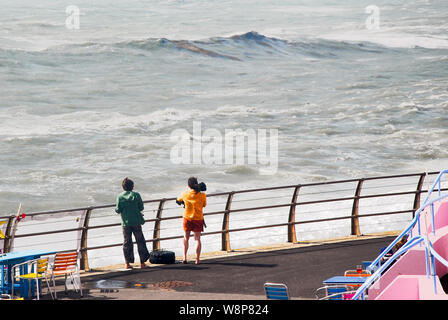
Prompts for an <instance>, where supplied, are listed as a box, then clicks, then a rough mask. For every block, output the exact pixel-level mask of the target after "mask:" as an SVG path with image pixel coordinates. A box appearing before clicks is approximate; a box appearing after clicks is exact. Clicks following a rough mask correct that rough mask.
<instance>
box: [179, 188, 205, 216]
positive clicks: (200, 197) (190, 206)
mask: <svg viewBox="0 0 448 320" xmlns="http://www.w3.org/2000/svg"><path fill="white" fill-rule="evenodd" d="M177 200H178V201H183V202H184V203H185V211H184V218H186V219H188V220H203V219H204V216H203V214H202V208H204V207H205V206H206V205H207V196H206V195H205V193H202V192H198V193H196V191H194V190H189V191H185V192H183V193H182V194H181V195H180V196H179V197H178V198H177Z"/></svg>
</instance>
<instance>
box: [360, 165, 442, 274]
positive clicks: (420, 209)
mask: <svg viewBox="0 0 448 320" xmlns="http://www.w3.org/2000/svg"><path fill="white" fill-rule="evenodd" d="M445 173H448V170H442V171H441V172H440V173H439V175H438V176H437V178H436V179H435V180H434V183H433V185H432V187H431V188H430V189H429V190H428V195H427V196H426V198H425V201H424V202H423V205H421V206H420V208H419V209H418V210H417V211H416V212H415V217H414V219H413V220H412V221H411V222H410V223H409V225H408V226H407V227H406V228H405V229H404V230H403V231H402V232H401V233H400V234H399V235H398V236H397V237H396V238H395V239H394V241H392V242H391V243H390V244H389V246H387V247H386V249H384V250H383V252H381V253H380V255H379V256H378V257H377V258H376V259H375V260H374V261H373V262H372V263H371V264H370V265H369V266H368V267H367V269H368V270H370V271H372V270H373V269H374V268H375V267H376V265H377V264H378V263H379V262H380V261H381V259H382V258H383V257H384V256H385V255H386V254H387V253H388V252H389V251H390V249H392V248H393V246H394V245H395V244H397V242H398V241H400V240H401V238H403V236H405V235H406V234H408V233H409V232H410V231H411V229H412V228H413V227H414V226H415V224H416V223H417V221H419V219H420V213H421V212H422V211H423V210H424V209H425V208H427V207H428V206H429V205H433V204H434V203H435V202H437V201H439V200H440V199H441V196H440V190H441V188H440V181H441V178H442V176H443V175H444V174H445ZM427 175H428V173H427ZM436 185H438V186H439V197H438V198H437V199H435V200H433V201H430V202H429V203H428V199H429V198H430V196H431V194H432V192H433V191H434V188H435V187H436ZM442 198H443V197H442ZM432 214H433V215H434V212H433V213H432ZM433 220H434V219H433ZM433 227H434V226H433Z"/></svg>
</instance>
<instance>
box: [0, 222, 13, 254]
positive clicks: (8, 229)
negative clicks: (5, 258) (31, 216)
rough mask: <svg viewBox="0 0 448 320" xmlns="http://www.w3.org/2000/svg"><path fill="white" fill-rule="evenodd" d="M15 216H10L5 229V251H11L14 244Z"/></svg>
mask: <svg viewBox="0 0 448 320" xmlns="http://www.w3.org/2000/svg"><path fill="white" fill-rule="evenodd" d="M14 218H15V216H9V218H8V225H7V226H6V230H5V242H4V243H3V253H7V252H10V250H11V245H12V238H11V231H12V230H13V224H14V221H15V219H14Z"/></svg>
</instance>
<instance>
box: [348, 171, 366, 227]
mask: <svg viewBox="0 0 448 320" xmlns="http://www.w3.org/2000/svg"><path fill="white" fill-rule="evenodd" d="M363 183H364V179H359V180H358V186H357V187H356V192H355V197H354V199H353V207H352V223H351V229H352V230H351V235H353V236H359V235H361V232H360V230H359V217H358V216H359V196H360V195H361V189H362V184H363Z"/></svg>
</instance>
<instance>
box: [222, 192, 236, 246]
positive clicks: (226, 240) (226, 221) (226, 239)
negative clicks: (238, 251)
mask: <svg viewBox="0 0 448 320" xmlns="http://www.w3.org/2000/svg"><path fill="white" fill-rule="evenodd" d="M234 194H235V192H234V191H232V192H230V193H229V196H228V197H227V203H226V209H225V212H224V216H223V219H222V231H223V233H222V236H221V250H222V251H231V247H230V235H229V228H230V206H231V205H232V200H233V195H234Z"/></svg>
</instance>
